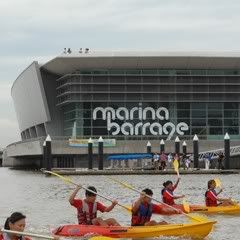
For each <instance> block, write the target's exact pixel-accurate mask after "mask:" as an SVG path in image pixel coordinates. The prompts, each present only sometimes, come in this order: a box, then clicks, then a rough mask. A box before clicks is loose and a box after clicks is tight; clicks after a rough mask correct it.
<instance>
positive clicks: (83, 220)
mask: <svg viewBox="0 0 240 240" xmlns="http://www.w3.org/2000/svg"><path fill="white" fill-rule="evenodd" d="M96 217H97V203H96V202H94V203H93V209H92V212H90V209H89V205H88V203H87V202H86V201H85V200H83V201H82V207H81V208H79V209H78V224H84V225H92V220H93V219H94V218H96Z"/></svg>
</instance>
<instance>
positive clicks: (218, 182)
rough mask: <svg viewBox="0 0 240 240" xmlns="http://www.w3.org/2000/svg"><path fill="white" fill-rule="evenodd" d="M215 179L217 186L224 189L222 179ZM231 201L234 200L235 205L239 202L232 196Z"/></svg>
mask: <svg viewBox="0 0 240 240" xmlns="http://www.w3.org/2000/svg"><path fill="white" fill-rule="evenodd" d="M214 181H215V183H216V187H218V188H220V189H222V182H221V180H220V179H219V178H215V179H214ZM231 201H232V203H233V205H238V202H237V201H236V200H235V199H232V198H231Z"/></svg>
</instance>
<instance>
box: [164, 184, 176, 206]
mask: <svg viewBox="0 0 240 240" xmlns="http://www.w3.org/2000/svg"><path fill="white" fill-rule="evenodd" d="M165 192H167V193H168V198H167V197H166V196H164V193H165ZM172 196H173V191H170V190H168V189H166V188H164V189H163V190H162V200H163V202H164V203H166V204H168V205H174V204H175V202H174V198H173V197H172Z"/></svg>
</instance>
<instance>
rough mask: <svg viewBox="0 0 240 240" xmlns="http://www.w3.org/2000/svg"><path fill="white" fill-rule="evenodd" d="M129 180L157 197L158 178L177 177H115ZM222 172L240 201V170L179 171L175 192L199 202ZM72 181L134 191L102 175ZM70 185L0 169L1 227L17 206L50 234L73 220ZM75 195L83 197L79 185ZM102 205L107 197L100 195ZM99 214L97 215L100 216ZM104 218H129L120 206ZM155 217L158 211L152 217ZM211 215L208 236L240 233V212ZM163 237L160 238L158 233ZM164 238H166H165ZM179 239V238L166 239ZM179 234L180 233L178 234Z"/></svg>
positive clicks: (123, 198) (217, 239) (228, 191)
mask: <svg viewBox="0 0 240 240" xmlns="http://www.w3.org/2000/svg"><path fill="white" fill-rule="evenodd" d="M116 177H117V178H119V179H120V180H123V181H127V182H129V183H130V184H132V185H134V186H135V187H136V188H138V189H139V190H141V189H143V188H145V187H148V188H151V189H152V190H153V192H154V197H155V198H159V199H160V190H161V188H162V183H163V182H164V181H166V180H168V179H171V180H175V179H176V176H173V175H169V176H168V175H162V176H161V175H152V176H151V175H140V176H136V175H132V176H116ZM216 177H220V179H221V181H222V184H223V186H224V192H223V193H222V194H221V196H222V197H224V196H231V197H232V198H234V199H236V200H238V201H239V200H240V196H239V194H240V186H239V184H238V183H239V179H240V178H239V175H183V176H182V178H181V182H180V184H179V187H178V189H177V190H176V194H185V195H186V197H187V199H188V201H189V202H190V203H199V204H200V203H203V202H204V192H205V190H206V185H207V181H208V180H209V179H212V178H216ZM71 178H72V180H73V181H74V182H76V183H79V184H83V185H84V186H88V185H94V186H96V187H97V190H98V191H99V193H102V194H103V195H106V196H111V197H112V198H116V199H118V201H119V203H122V204H131V201H132V200H135V199H136V198H137V197H138V194H137V193H135V192H131V191H130V190H128V189H125V188H122V187H121V186H119V185H117V184H115V183H112V182H111V181H110V180H108V179H107V178H105V177H104V176H72V177H71ZM73 189H74V187H73V186H71V185H68V184H66V183H65V182H63V181H62V180H60V179H59V178H56V177H45V176H44V175H43V174H41V173H39V172H34V171H20V170H10V169H7V168H0V192H1V194H0V226H1V227H2V226H3V224H4V222H5V219H6V218H7V217H8V216H9V215H10V214H11V213H12V212H13V211H21V212H22V213H24V214H25V215H26V216H27V219H26V220H27V227H26V230H27V231H32V232H37V233H45V234H49V233H50V231H51V230H52V229H54V228H55V227H57V226H59V225H62V224H70V223H77V218H76V210H75V208H74V207H72V206H70V204H69V203H68V197H69V195H70V194H71V192H72V191H73ZM78 196H79V197H83V196H84V191H83V190H80V192H79V193H78ZM99 200H100V201H102V202H103V203H105V204H106V205H107V204H108V202H106V201H105V200H102V199H99ZM99 216H101V214H100V215H99ZM103 217H104V218H107V217H114V218H116V219H117V220H118V221H119V222H120V223H121V224H124V225H126V224H129V223H130V215H129V213H128V212H127V211H125V210H124V209H121V208H120V207H117V206H116V207H115V208H114V209H113V211H112V212H110V213H105V214H104V216H103ZM153 218H154V219H157V220H158V219H159V220H160V216H154V217H153ZM163 218H164V219H165V220H166V221H168V222H184V221H185V222H186V221H188V219H187V218H185V217H184V216H171V217H163ZM210 218H212V219H215V220H217V221H218V223H217V225H216V227H215V229H214V231H213V232H212V233H211V234H210V235H209V236H208V238H207V239H208V240H223V239H224V240H227V239H231V240H235V239H239V234H240V228H239V225H240V215H239V216H226V215H225V216H224V215H215V216H211V217H210ZM161 239H163V238H161ZM164 239H165V238H164ZM166 239H179V238H166ZM181 239H182V238H181Z"/></svg>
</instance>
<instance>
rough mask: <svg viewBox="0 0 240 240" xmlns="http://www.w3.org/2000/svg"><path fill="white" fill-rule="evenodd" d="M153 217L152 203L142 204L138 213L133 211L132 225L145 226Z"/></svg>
mask: <svg viewBox="0 0 240 240" xmlns="http://www.w3.org/2000/svg"><path fill="white" fill-rule="evenodd" d="M151 217H152V204H147V205H144V204H141V205H140V207H139V209H138V211H137V212H136V213H132V221H131V224H132V226H144V224H145V223H146V222H149V221H150V220H151Z"/></svg>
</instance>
